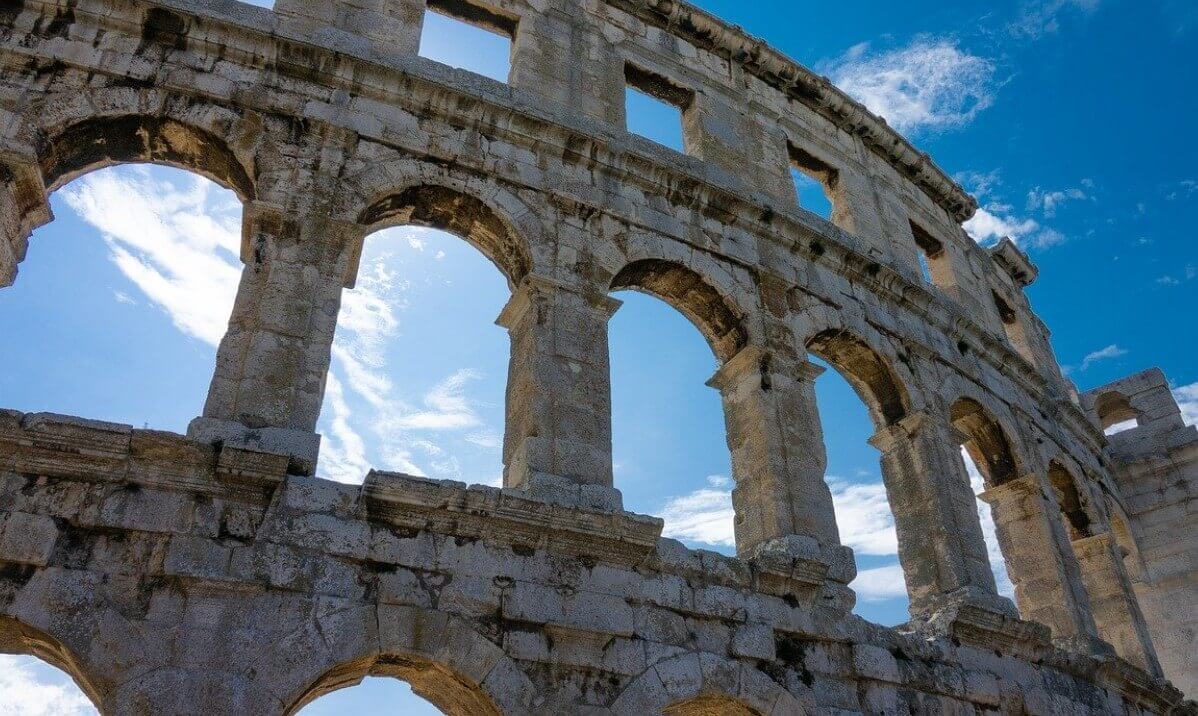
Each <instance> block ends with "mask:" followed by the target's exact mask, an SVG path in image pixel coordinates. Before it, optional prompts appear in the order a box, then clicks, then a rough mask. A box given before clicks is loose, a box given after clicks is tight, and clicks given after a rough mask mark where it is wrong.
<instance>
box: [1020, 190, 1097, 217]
mask: <svg viewBox="0 0 1198 716" xmlns="http://www.w3.org/2000/svg"><path fill="white" fill-rule="evenodd" d="M1085 198H1087V197H1086V193H1085V192H1084V191H1082V190H1081V189H1077V188H1072V189H1058V190H1055V191H1048V190H1045V189H1041V188H1040V187H1036V188H1035V189H1032V190H1031V191H1029V192H1028V193H1027V208H1028V210H1029V211H1032V210H1036V209H1039V210H1041V211H1043V212H1044V216H1046V217H1049V218H1052V217H1054V216H1056V214H1057V209H1059V208H1060V207H1061V206H1062V205H1063V204H1065V203H1066V202H1069V201H1077V200H1080V199H1085Z"/></svg>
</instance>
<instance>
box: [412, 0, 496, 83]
mask: <svg viewBox="0 0 1198 716" xmlns="http://www.w3.org/2000/svg"><path fill="white" fill-rule="evenodd" d="M517 22H518V21H517V18H516V17H514V16H512V15H510V14H508V13H505V12H503V11H501V10H497V9H493V8H489V7H486V6H484V5H479V4H475V3H473V2H465V0H428V12H425V13H424V27H423V29H422V30H421V33H420V56H421V57H424V58H426V59H429V60H433V61H435V62H440V63H441V64H444V65H449V66H450V67H457V68H458V69H462V70H466V71H468V72H473V73H475V74H479V75H482V76H484V77H490V78H491V79H493V80H496V81H498V82H504V83H506V82H507V81H508V76H509V75H510V74H511V71H512V40H513V39H514V38H515V37H516V26H517Z"/></svg>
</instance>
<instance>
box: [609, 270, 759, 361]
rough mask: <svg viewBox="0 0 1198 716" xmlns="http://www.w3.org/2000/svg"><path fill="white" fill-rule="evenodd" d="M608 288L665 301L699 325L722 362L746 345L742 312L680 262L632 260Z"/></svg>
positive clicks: (746, 330)
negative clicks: (635, 292)
mask: <svg viewBox="0 0 1198 716" xmlns="http://www.w3.org/2000/svg"><path fill="white" fill-rule="evenodd" d="M610 288H611V290H613V291H618V290H621V289H628V290H633V291H640V292H642V293H647V294H649V295H651V296H654V297H656V298H659V299H661V300H662V301H665V302H666V303H667V304H669V305H670V306H672V307H674V308H675V309H677V310H678V311H679V312H681V313H682V315H684V316H686V318H687V320H689V321H690V322H691V323H693V324H694V325H695V327H696V328H698V329H699V332H700V333H702V334H703V337H704V338H705V339H706V340H707V343H708V345H709V346H711V350H712V352H713V353H714V354H715V356H716V358H718V359H719V360H720V361H721V362H724V361H727V360H729V359H730V358H732V357H733V356H735V355H736V354H737V353H739V352H740V351H741V349H743V348H744V347H745V346H746V345H748V342H749V334H748V329H747V327H746V325H745V317H744V313H743V312H742V311H741V310H740V309H739V308H737V307H736V305H735V304H734V303H733V301H732V300H731V299H730V298H728V297H727V296H726V295H725V294H724V293H723V292H721V291H720V290H719V289H718V288H716V286H715V285H713V284H712V283H711V282H709V281H708V280H707V279H705V278H704V277H703V276H702V275H700V274H699V273H698V272H696V271H695V270H694V269H691V268H688V267H686V266H684V265H682V264H681V263H677V262H674V261H669V260H666V259H640V260H637V261H632V262H631V263H628V264H626V265H625V266H624V267H623V268H622V269H620V271H619V272H618V273H616V275H615V276H614V277H612V280H611V284H610Z"/></svg>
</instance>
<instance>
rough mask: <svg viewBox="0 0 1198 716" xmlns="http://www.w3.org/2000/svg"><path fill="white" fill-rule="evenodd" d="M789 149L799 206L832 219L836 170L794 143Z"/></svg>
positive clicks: (829, 219) (792, 176) (791, 172)
mask: <svg viewBox="0 0 1198 716" xmlns="http://www.w3.org/2000/svg"><path fill="white" fill-rule="evenodd" d="M788 149H789V151H790V176H791V179H793V180H794V185H795V196H796V197H797V198H798V200H799V206H801V207H803V208H804V209H806V210H807V211H810V212H812V213H813V214H817V215H819V216H822V217H823V218H825V219H827V220H828V221H831V220H832V212H833V211H834V209H835V207H834V206H833V203H832V193H833V192H834V191H835V190H836V182H837V179H838V174H837V172H836V170H835V169H833V168H832V166H831V165H829V164H828V163H827V162H824V161H822V160H820V159H818V158H817V157H815V155H813V154H811V153H810V152H806V151H804V150H802V149H800V148H798V147H796V146H794V145H793V144H792V145H789V147H788Z"/></svg>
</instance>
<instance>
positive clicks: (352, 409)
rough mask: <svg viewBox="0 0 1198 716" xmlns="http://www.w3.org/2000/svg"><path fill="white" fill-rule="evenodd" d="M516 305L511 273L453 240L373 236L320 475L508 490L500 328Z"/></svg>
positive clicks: (406, 233) (334, 381)
mask: <svg viewBox="0 0 1198 716" xmlns="http://www.w3.org/2000/svg"><path fill="white" fill-rule="evenodd" d="M441 198H446V197H441ZM446 200H448V199H447V198H446ZM421 206H422V207H423V205H421ZM410 210H411V209H410V207H409V208H408V209H405V211H410ZM415 211H416V212H421V211H425V208H419V209H416V210H415ZM425 218H427V219H429V222H428V223H435V219H433V218H431V215H430V216H426V217H425ZM509 296H510V291H509V289H508V286H507V283H506V282H505V280H504V275H503V273H502V272H500V271H497V270H496V266H495V264H492V263H491V262H490V261H488V260H487V259H486V258H485V256H484V255H483V254H482V253H480V251H479V250H477V249H475V248H474V246H472V245H471V243H470V242H468V241H466V240H463V239H461V238H459V237H458V236H457V235H455V234H450V233H448V232H446V231H441V230H437V229H432V228H425V227H424V226H412V225H407V226H401V227H395V228H388V229H383V230H381V231H377V232H375V233H373V234H371V235H370V236H367V237H366V239H365V244H364V246H363V251H362V259H361V264H360V267H359V270H358V273H357V282H356V285H355V287H354V288H352V289H346V290H344V291H343V292H342V296H341V309H340V313H339V314H338V317H337V328H336V333H335V336H334V339H333V348H332V364H331V366H330V370H329V373H328V378H327V381H326V387H325V396H324V403H323V405H322V409H321V414H320V421H319V424H318V427H317V429H318V431H319V432H320V433H321V435H322V436H323V440H322V443H321V450H320V465H319V468H318V474H319V475H320V476H322V477H327V478H330V479H333V480H337V481H339V482H346V483H351V484H356V483H360V482H362V480H363V479H364V478H365V476H366V473H367V471H368V470H369V469H371V468H378V469H383V470H394V471H397V472H403V473H408V474H414V475H421V476H428V477H432V478H437V479H455V480H463V481H466V482H474V483H485V484H492V485H498V484H500V482H501V473H502V456H501V449H502V442H503V426H504V388H505V385H506V377H507V371H508V354H509V343H508V336H507V333H506V331H504V330H503V329H502V328H500V327H498V326H496V325H495V317H496V316H497V315H499V312H500V310H501V309H502V308H503V306H504V304H505V302H506V301H507V300H508V298H509Z"/></svg>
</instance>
